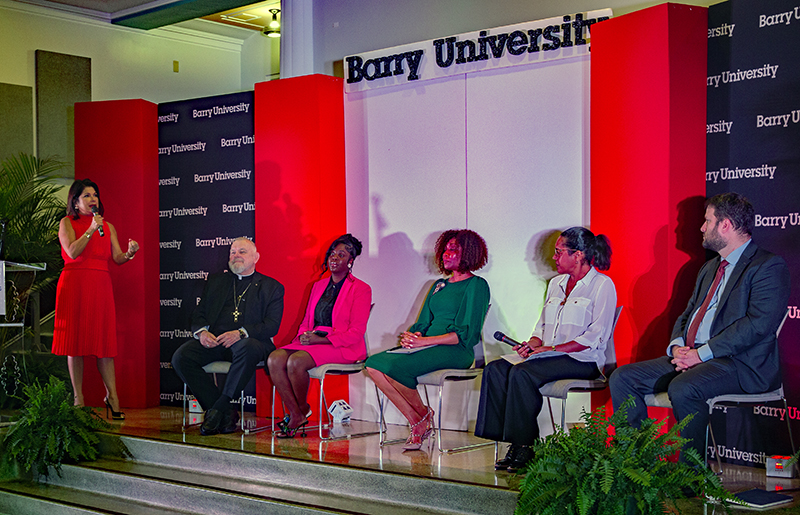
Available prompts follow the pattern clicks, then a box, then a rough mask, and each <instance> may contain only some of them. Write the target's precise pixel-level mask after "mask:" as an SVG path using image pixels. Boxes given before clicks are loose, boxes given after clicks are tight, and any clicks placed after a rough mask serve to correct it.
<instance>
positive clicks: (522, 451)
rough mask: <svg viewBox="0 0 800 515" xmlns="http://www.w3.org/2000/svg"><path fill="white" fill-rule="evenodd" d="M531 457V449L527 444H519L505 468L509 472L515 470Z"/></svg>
mask: <svg viewBox="0 0 800 515" xmlns="http://www.w3.org/2000/svg"><path fill="white" fill-rule="evenodd" d="M532 458H533V451H532V450H531V448H530V447H528V446H527V445H521V446H520V448H519V451H518V452H517V455H516V456H514V459H513V460H512V461H511V464H510V465H509V466H508V468H506V470H507V471H509V472H516V471H518V470H519V469H521V468H525V465H527V464H528V462H529V461H531V459H532Z"/></svg>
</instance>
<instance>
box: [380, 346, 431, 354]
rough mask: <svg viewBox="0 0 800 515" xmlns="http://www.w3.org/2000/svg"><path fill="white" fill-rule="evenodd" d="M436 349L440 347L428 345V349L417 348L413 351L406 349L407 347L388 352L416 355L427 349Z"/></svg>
mask: <svg viewBox="0 0 800 515" xmlns="http://www.w3.org/2000/svg"><path fill="white" fill-rule="evenodd" d="M434 347H438V345H428V346H427V347H416V348H413V349H406V348H405V347H395V348H394V349H389V350H387V351H386V352H388V353H389V354H414V353H415V352H419V351H421V350H425V349H432V348H434Z"/></svg>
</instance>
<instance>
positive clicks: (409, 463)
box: [113, 407, 800, 514]
mask: <svg viewBox="0 0 800 515" xmlns="http://www.w3.org/2000/svg"><path fill="white" fill-rule="evenodd" d="M125 414H126V420H125V421H124V422H114V423H113V424H114V427H115V430H117V431H118V432H119V433H121V434H125V435H130V436H141V437H145V438H152V439H157V440H165V441H170V442H186V443H189V444H193V445H200V446H204V447H211V448H223V449H230V450H242V451H244V452H249V453H258V454H271V455H274V456H283V457H288V458H292V459H300V460H308V461H321V462H326V463H331V464H337V465H345V466H349V467H358V468H362V469H373V470H381V471H389V472H394V473H400V474H409V475H414V476H421V477H427V478H440V479H445V480H450V481H459V482H465V483H474V484H481V485H491V486H497V487H502V488H509V487H510V484H513V483H514V482H515V481H516V480H517V479H518V478H516V479H515V478H514V476H513V475H512V474H509V473H508V472H504V471H503V472H497V471H495V470H494V466H493V464H494V456H495V455H494V446H488V447H482V448H479V449H476V450H471V451H468V452H459V453H455V454H442V453H440V452H439V451H438V449H437V447H436V441H435V439H433V438H431V439H430V440H428V441H426V442H425V446H423V450H420V451H406V452H403V448H402V444H395V445H386V446H384V447H381V446H380V441H379V436H378V435H377V434H375V435H371V436H364V437H358V438H351V439H340V440H334V441H321V440H320V438H319V436H318V433H317V431H316V430H309V431H308V434H307V436H305V437H300V436H299V435H298V436H297V437H296V438H294V439H278V438H274V437H273V436H272V433H271V432H270V431H269V430H266V431H263V432H260V433H255V434H249V435H243V434H242V433H241V432H239V433H235V434H230V435H216V436H201V435H200V428H199V426H193V427H189V428H187V430H186V431H185V432H184V431H182V430H181V420H182V410H181V409H180V408H172V407H157V408H148V409H126V410H125ZM247 417H248V419H247V420H248V423H251V424H252V423H253V420H252V414H247ZM257 422H258V424H259V425H267V424H268V423H269V419H264V418H258V419H257ZM377 428H378V424H377V423H374V422H363V421H358V420H354V421H352V423H351V424H350V426H349V427H347V426H346V427H342V426H339V428H338V429H337V430H339V431H346V432H348V433H351V434H352V433H358V432H369V431H377ZM407 434H408V429H407V428H406V427H402V426H397V425H389V426H388V438H405V437H406V436H407ZM442 435H443V440H444V445H445V446H447V447H456V446H461V445H468V444H473V443H481V442H485V440H482V439H480V438H476V437H475V436H474V435H472V434H471V433H465V432H461V431H443V432H442ZM501 453H502V454H504V453H505V449H504V446H501ZM714 467H716V465H714ZM724 470H725V473H724V474H723V476H722V479H723V483H724V485H725V486H726V487H727V488H728V489H729V490H731V491H732V492H740V491H744V490H748V489H751V488H761V489H766V490H776V488H777V489H781V490H793V489H795V488H800V480H798V479H776V478H767V477H766V473H765V471H764V469H757V468H751V467H739V466H734V465H725V466H724ZM786 493H787V494H790V495H793V497H795V500H794V502H793V503H792V504H791V506H795V505H797V504H798V501H799V500H800V493H798V492H791V491H790V492H786ZM680 507H681V509H682V511H683V512H684V513H688V514H692V513H703V511H702V504H701V503H700V501H699V500H697V499H694V500H690V501H686V504H683V503H682V504H681V505H680ZM782 511H784V510H783V509H779V510H773V513H780V512H782Z"/></svg>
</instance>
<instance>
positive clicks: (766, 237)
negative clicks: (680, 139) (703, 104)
mask: <svg viewBox="0 0 800 515" xmlns="http://www.w3.org/2000/svg"><path fill="white" fill-rule="evenodd" d="M708 27H709V40H708V81H707V88H708V118H707V120H708V122H707V123H708V125H707V127H706V132H707V149H708V154H707V171H706V193H707V195H708V196H712V195H716V194H717V193H723V192H729V191H735V192H738V193H741V194H743V195H745V196H747V197H748V198H749V199H750V200H751V202H752V203H753V205H754V206H755V211H756V227H755V230H754V232H753V240H754V241H755V242H756V243H757V244H758V245H759V246H761V247H763V248H766V249H768V250H770V251H772V252H774V253H776V254H779V255H781V256H783V258H784V259H786V262H787V264H788V265H789V269H790V271H791V273H792V294H791V297H790V298H789V306H788V310H789V317H788V318H787V320H786V323H785V324H784V327H783V330H782V332H781V334H780V339H779V342H780V349H781V361H782V365H783V379H784V389H785V392H786V395H787V399H788V403H789V410H787V411H783V407H782V406H780V405H779V404H774V405H771V406H764V407H761V406H759V407H755V408H753V407H749V408H734V409H731V408H729V409H727V410H723V409H719V410H717V411H716V412H715V413H714V415H713V419H712V423H713V424H714V427H715V428H717V430H716V431H715V434H716V435H717V447H718V448H717V449H715V450H714V451H716V452H720V454H721V455H722V456H723V457H724V458H726V460H727V461H728V462H730V463H736V464H742V465H756V466H763V461H764V457H765V456H770V455H772V454H788V453H789V452H790V450H791V447H790V445H789V439H788V435H787V431H786V422H785V417H790V418H791V420H792V421H793V422H792V428H793V432H794V433H795V434H797V428H798V425H799V424H800V423H799V422H797V421H798V420H800V412H799V411H798V410H797V406H800V354H799V353H798V352H797V350H796V347H797V340H798V331H800V327H798V325H799V324H800V321H799V320H798V319H799V318H800V312H798V307H797V306H798V298H799V297H798V296H799V295H800V274H798V273H797V270H798V264H800V214H798V211H800V199H799V198H798V193H800V4H799V3H798V2H797V0H790V1H787V0H770V1H769V2H762V1H759V0H731V1H729V2H725V3H721V4H717V5H714V6H711V7H710V8H709V17H708ZM770 408H780V409H770ZM709 446H710V444H709ZM709 450H710V451H711V449H709ZM712 453H713V451H712ZM709 457H713V456H712V454H709Z"/></svg>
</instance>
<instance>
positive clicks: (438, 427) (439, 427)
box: [425, 384, 450, 453]
mask: <svg viewBox="0 0 800 515" xmlns="http://www.w3.org/2000/svg"><path fill="white" fill-rule="evenodd" d="M443 390H444V384H439V423H438V424H436V446H437V447H438V448H439V452H441V453H445V452H449V451H450V449H442V397H443V395H442V393H443V392H442V391H443ZM427 391H428V390H427V388H426V389H425V392H426V397H427Z"/></svg>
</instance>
